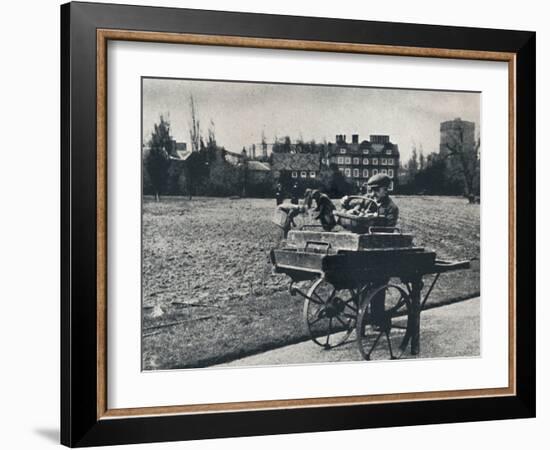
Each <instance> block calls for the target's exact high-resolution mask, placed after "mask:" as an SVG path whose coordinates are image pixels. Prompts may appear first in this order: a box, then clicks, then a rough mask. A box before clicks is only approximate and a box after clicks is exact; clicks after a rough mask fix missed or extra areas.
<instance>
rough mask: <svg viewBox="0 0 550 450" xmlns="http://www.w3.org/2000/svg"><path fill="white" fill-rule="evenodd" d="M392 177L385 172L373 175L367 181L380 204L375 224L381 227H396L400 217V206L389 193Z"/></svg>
mask: <svg viewBox="0 0 550 450" xmlns="http://www.w3.org/2000/svg"><path fill="white" fill-rule="evenodd" d="M390 184H391V178H390V177H388V176H387V175H385V174H382V173H380V174H377V175H373V176H372V177H370V178H369V181H367V186H368V188H369V190H370V192H371V195H372V197H373V198H374V200H375V202H376V205H377V206H378V217H377V218H376V219H375V225H377V226H379V227H395V225H396V224H397V219H398V218H399V208H398V207H397V205H396V204H395V203H394V202H393V200H392V199H391V197H390V196H389V194H388V190H389V187H390Z"/></svg>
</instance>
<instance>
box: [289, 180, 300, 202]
mask: <svg viewBox="0 0 550 450" xmlns="http://www.w3.org/2000/svg"><path fill="white" fill-rule="evenodd" d="M290 203H292V204H293V205H297V204H298V183H294V184H293V185H292V188H291V190H290Z"/></svg>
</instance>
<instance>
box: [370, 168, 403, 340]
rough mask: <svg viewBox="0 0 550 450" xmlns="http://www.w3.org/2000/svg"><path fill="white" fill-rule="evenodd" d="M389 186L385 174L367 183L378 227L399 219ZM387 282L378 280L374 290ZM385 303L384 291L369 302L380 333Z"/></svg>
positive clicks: (378, 175)
mask: <svg viewBox="0 0 550 450" xmlns="http://www.w3.org/2000/svg"><path fill="white" fill-rule="evenodd" d="M390 184H391V178H390V177H388V176H387V175H385V174H377V175H374V176H372V177H371V178H370V179H369V181H368V182H367V186H368V188H369V190H370V192H371V195H372V197H373V198H374V201H375V202H376V205H377V206H378V211H377V217H376V218H375V224H376V225H377V226H380V227H395V225H396V224H397V219H398V218H399V208H398V207H397V205H396V204H395V203H394V202H393V200H392V199H391V198H390V196H389V194H388V190H389V187H390ZM389 281H390V280H389V279H387V280H380V281H379V282H378V283H374V286H373V288H374V289H376V288H378V287H380V286H384V285H385V284H387V283H389ZM385 302H386V293H385V291H384V290H382V291H381V292H380V293H379V294H377V295H376V296H375V297H374V298H373V299H372V300H371V311H372V318H373V322H374V325H375V327H377V328H378V329H380V330H382V331H385V330H383V328H384V326H386V325H387V323H388V322H387V321H385V320H384V319H385V309H386V308H385Z"/></svg>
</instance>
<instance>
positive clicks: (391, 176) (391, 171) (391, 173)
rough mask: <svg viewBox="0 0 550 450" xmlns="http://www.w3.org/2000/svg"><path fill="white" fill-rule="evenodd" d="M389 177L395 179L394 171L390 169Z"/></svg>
mask: <svg viewBox="0 0 550 450" xmlns="http://www.w3.org/2000/svg"><path fill="white" fill-rule="evenodd" d="M388 176H389V177H390V178H393V169H388Z"/></svg>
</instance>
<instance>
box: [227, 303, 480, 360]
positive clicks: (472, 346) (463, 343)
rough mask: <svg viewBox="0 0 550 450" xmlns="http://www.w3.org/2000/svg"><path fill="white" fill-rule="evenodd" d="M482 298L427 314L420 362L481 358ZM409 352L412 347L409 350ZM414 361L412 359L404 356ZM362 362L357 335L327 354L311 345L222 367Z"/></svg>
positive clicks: (307, 343) (423, 320) (267, 354)
mask: <svg viewBox="0 0 550 450" xmlns="http://www.w3.org/2000/svg"><path fill="white" fill-rule="evenodd" d="M479 306H480V303H479V297H477V298H473V299H470V300H465V301H462V302H459V303H454V304H451V305H446V306H441V307H437V308H433V309H429V310H426V311H424V312H423V313H422V317H421V319H420V355H418V356H416V357H417V358H418V357H420V358H441V357H459V356H462V357H463V356H479V354H480V346H479V343H480V337H479V334H480V327H479V314H480V307H479ZM409 349H410V347H409ZM405 357H408V358H411V357H412V356H411V355H405ZM360 359H361V356H360V354H359V350H358V348H357V343H356V342H355V339H354V335H352V336H351V339H350V342H348V343H346V344H344V345H342V346H340V347H337V348H333V349H330V350H324V349H323V348H321V347H319V346H318V345H316V344H315V343H313V342H312V341H308V342H302V343H299V344H294V345H289V346H286V347H282V348H279V349H276V350H271V351H268V352H265V353H261V354H258V355H253V356H248V357H246V358H242V359H238V360H236V361H232V362H230V363H226V364H221V365H220V366H225V367H230V366H250V365H253V366H265V365H277V364H311V363H325V362H335V361H358V360H360Z"/></svg>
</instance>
